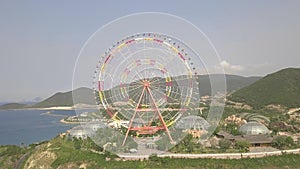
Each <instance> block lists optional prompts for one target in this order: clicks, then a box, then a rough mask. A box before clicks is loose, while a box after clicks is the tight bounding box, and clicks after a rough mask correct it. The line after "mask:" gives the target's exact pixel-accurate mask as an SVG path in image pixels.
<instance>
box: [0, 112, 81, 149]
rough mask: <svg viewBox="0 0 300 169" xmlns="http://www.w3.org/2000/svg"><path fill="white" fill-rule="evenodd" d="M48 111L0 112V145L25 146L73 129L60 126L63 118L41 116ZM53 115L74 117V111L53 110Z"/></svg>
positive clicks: (64, 125)
mask: <svg viewBox="0 0 300 169" xmlns="http://www.w3.org/2000/svg"><path fill="white" fill-rule="evenodd" d="M47 111H48V110H1V111H0V145H7V144H14V145H20V144H21V143H24V144H26V145H28V144H31V143H35V142H40V141H45V140H50V139H52V138H53V137H55V136H57V135H58V134H59V133H61V132H65V131H66V130H68V129H70V128H72V127H74V125H71V124H62V123H60V122H59V121H60V120H61V118H63V117H59V116H49V115H43V114H42V113H45V112H47ZM51 112H52V113H53V114H61V115H76V113H75V111H74V110H53V111H51Z"/></svg>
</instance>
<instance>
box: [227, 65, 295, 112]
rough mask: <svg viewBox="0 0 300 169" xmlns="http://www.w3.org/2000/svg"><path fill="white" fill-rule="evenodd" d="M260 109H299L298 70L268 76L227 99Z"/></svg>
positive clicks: (285, 70) (288, 69) (286, 70)
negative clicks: (280, 106) (271, 105)
mask: <svg viewBox="0 0 300 169" xmlns="http://www.w3.org/2000/svg"><path fill="white" fill-rule="evenodd" d="M228 99H229V100H232V101H236V102H243V103H246V104H249V105H251V106H253V107H254V108H261V107H264V106H267V105H270V104H275V105H277V104H279V105H284V106H287V107H300V68H287V69H283V70H280V71H278V72H275V73H272V74H269V75H267V76H265V77H264V78H262V79H260V80H258V81H257V82H255V83H253V84H251V85H250V86H247V87H244V88H242V89H240V90H238V91H236V92H234V93H233V94H231V95H230V96H229V97H228Z"/></svg>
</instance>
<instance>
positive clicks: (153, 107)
mask: <svg viewBox="0 0 300 169" xmlns="http://www.w3.org/2000/svg"><path fill="white" fill-rule="evenodd" d="M192 52H193V51H192V50H191V49H189V48H188V46H186V45H185V44H184V43H183V42H181V41H179V40H177V39H176V38H174V37H170V36H167V35H163V34H158V33H151V32H147V33H138V34H134V35H131V36H128V37H126V38H123V39H121V40H119V41H117V42H116V43H115V44H113V45H112V46H111V48H109V49H108V50H107V51H106V52H105V53H104V54H103V55H102V56H101V57H100V60H99V62H98V64H97V66H96V71H95V75H94V80H93V83H94V90H95V96H96V100H97V104H98V105H100V106H101V107H103V108H104V109H105V111H106V115H107V117H108V120H110V121H113V122H115V123H118V124H120V126H121V127H122V128H123V129H125V130H122V131H124V133H123V134H124V135H125V139H124V141H123V145H124V144H125V142H126V139H127V137H128V136H129V135H131V136H132V135H134V136H140V135H159V134H161V133H165V134H166V135H167V136H168V137H169V139H170V141H171V142H174V141H173V138H172V136H171V134H170V127H171V126H173V125H174V123H175V122H176V121H177V120H178V119H180V118H181V117H182V116H183V115H184V114H186V113H187V112H188V111H187V110H188V109H189V108H190V107H191V105H196V104H197V103H195V102H194V101H195V100H196V101H198V99H196V97H197V95H198V82H197V77H198V76H197V72H196V68H195V67H194V63H193V59H192V57H191V54H192Z"/></svg>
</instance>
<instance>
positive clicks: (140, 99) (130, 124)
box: [122, 87, 145, 146]
mask: <svg viewBox="0 0 300 169" xmlns="http://www.w3.org/2000/svg"><path fill="white" fill-rule="evenodd" d="M144 93H145V87H144V89H143V91H142V94H141V96H140V98H139V102H138V104H137V106H136V108H135V111H134V113H133V115H132V117H131V119H130V122H129V125H128V129H127V131H126V135H125V138H124V140H123V143H122V146H124V145H125V142H126V140H127V137H128V134H129V131H130V128H131V126H132V123H133V120H134V118H135V115H136V113H137V110H138V108H139V105H140V103H141V101H142V98H143V96H144Z"/></svg>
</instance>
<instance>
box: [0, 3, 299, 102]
mask: <svg viewBox="0 0 300 169" xmlns="http://www.w3.org/2000/svg"><path fill="white" fill-rule="evenodd" d="M299 7H300V1H297V0H294V1H289V0H286V1H281V0H279V1H277V0H270V1H260V0H257V1H253V0H251V1H250V0H249V1H242V2H241V1H238V0H236V1H184V0H181V1H174V0H172V1H171V0H169V1H161V0H151V1H141V0H136V1H135V0H127V1H104V0H103V1H102V2H101V1H76V2H75V1H71V0H70V1H38V0H36V1H12V0H7V1H3V0H2V1H1V2H0V22H1V26H0V37H1V38H0V57H1V62H0V70H1V73H0V79H1V83H0V101H22V100H31V99H33V98H35V97H36V96H40V97H43V98H46V97H48V96H49V95H51V94H53V93H55V92H57V91H68V90H71V88H72V73H73V67H74V63H75V60H76V58H77V56H78V53H79V51H80V49H81V47H82V46H83V45H84V43H85V41H86V40H87V39H88V38H89V37H90V36H91V35H92V34H93V33H94V32H95V31H96V30H97V29H98V28H99V27H101V26H103V25H104V24H106V23H108V22H110V21H112V20H114V19H117V18H119V17H121V16H124V15H128V14H132V13H136V12H166V13H170V14H173V15H177V16H180V17H183V18H185V19H187V20H189V21H191V22H192V23H194V24H195V25H197V26H198V27H199V28H200V29H201V30H202V31H203V32H205V33H206V34H207V36H208V37H209V38H210V40H211V41H212V42H213V43H214V45H215V47H216V48H217V50H218V52H219V54H220V57H221V60H222V61H221V62H220V65H222V66H223V67H224V69H225V71H226V72H227V73H230V74H238V75H244V76H252V75H259V76H263V75H266V74H268V73H271V72H275V71H277V70H280V69H282V68H286V67H299V65H300V64H299V63H300V57H299V53H300V52H299V50H300V47H299V46H300V10H299ZM220 65H215V67H211V69H214V68H217V67H218V66H220Z"/></svg>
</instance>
